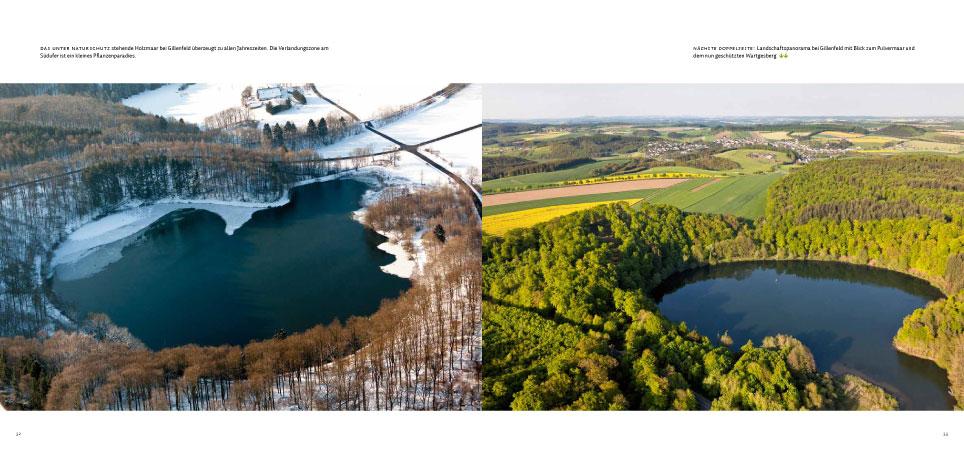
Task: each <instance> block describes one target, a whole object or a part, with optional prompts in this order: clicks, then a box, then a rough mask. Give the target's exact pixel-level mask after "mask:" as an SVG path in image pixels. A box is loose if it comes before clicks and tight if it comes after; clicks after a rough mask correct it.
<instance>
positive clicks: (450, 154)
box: [318, 84, 482, 184]
mask: <svg viewBox="0 0 964 450" xmlns="http://www.w3.org/2000/svg"><path fill="white" fill-rule="evenodd" d="M322 93H323V94H324V92H322ZM325 95H327V94H325ZM345 107H346V108H348V109H349V110H350V109H351V106H350V105H346V106H345ZM481 122H482V86H480V85H474V84H473V85H470V86H468V87H466V88H465V89H463V90H462V91H460V92H459V93H457V94H455V95H453V96H452V97H450V98H448V99H446V100H444V101H441V102H438V103H434V104H432V105H429V106H428V107H426V108H424V109H422V110H419V111H417V112H415V113H412V114H410V115H409V116H407V117H405V118H403V119H401V120H399V121H397V122H393V123H391V124H389V125H387V126H385V127H383V128H379V131H381V132H383V133H385V134H387V135H389V136H391V137H393V138H395V139H398V140H399V141H401V142H404V143H406V144H417V143H419V142H424V141H427V140H429V139H434V138H436V137H439V136H442V135H445V134H448V133H451V132H454V131H458V130H461V129H463V128H467V127H470V126H472V125H477V124H479V123H481ZM394 146H395V145H394V144H392V143H391V142H388V141H387V140H385V139H384V138H382V137H381V136H377V135H375V134H373V133H363V134H359V135H356V136H352V137H349V138H347V139H345V140H343V141H340V142H337V143H335V144H333V145H329V146H325V147H321V148H320V149H319V150H318V153H319V154H320V155H322V156H325V157H333V156H345V155H349V154H351V152H352V150H354V149H356V148H366V147H367V148H371V149H372V150H374V151H381V150H389V149H391V148H394ZM425 148H428V149H431V150H433V151H437V152H438V153H439V155H440V156H438V157H436V156H434V155H432V157H433V159H435V160H436V161H438V162H439V163H441V164H442V165H443V166H446V167H449V168H450V170H452V171H453V172H457V173H459V174H462V175H463V178H464V174H465V173H466V172H467V171H468V170H469V168H472V167H474V168H475V170H477V171H478V174H481V173H482V129H481V128H477V129H475V130H472V131H469V132H467V133H462V134H460V135H458V136H454V137H451V138H448V139H445V140H442V141H439V142H436V143H434V144H430V145H428V146H427V147H425ZM425 148H422V149H421V150H425ZM395 171H396V172H397V173H398V174H399V175H400V176H402V177H404V178H406V179H408V180H410V181H412V182H414V183H420V182H424V183H425V184H434V183H443V182H447V181H448V177H447V176H446V175H445V174H443V173H441V172H439V171H437V170H435V169H434V168H432V167H431V166H429V165H428V164H426V163H425V162H424V161H422V160H421V159H419V158H418V157H417V156H415V155H411V154H408V153H401V161H400V162H399V166H398V167H397V168H396V169H395Z"/></svg>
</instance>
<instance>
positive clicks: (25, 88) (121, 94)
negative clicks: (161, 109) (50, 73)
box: [0, 83, 163, 102]
mask: <svg viewBox="0 0 964 450" xmlns="http://www.w3.org/2000/svg"><path fill="white" fill-rule="evenodd" d="M161 86H163V84H162V83H59V84H53V83H52V84H36V83H18V84H3V85H0V98H10V97H29V96H33V95H85V96H89V97H93V98H98V99H101V100H106V101H111V102H116V101H120V100H121V99H124V98H127V97H130V96H132V95H135V94H139V93H141V92H144V91H149V90H151V89H157V88H159V87H161Z"/></svg>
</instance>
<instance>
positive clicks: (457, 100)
mask: <svg viewBox="0 0 964 450" xmlns="http://www.w3.org/2000/svg"><path fill="white" fill-rule="evenodd" d="M253 86H256V87H257V86H258V85H253ZM179 87H180V85H179V84H172V85H166V86H163V87H161V88H159V89H155V90H152V91H148V92H144V93H141V94H138V95H135V96H133V97H130V98H128V99H126V100H124V104H126V105H128V106H132V107H136V108H139V109H142V110H144V111H146V112H150V113H153V114H160V115H163V116H172V117H175V118H183V119H184V120H185V121H190V122H195V123H198V122H203V120H204V118H205V117H207V116H209V115H211V114H214V113H216V112H219V111H221V110H223V109H226V108H229V107H231V106H235V105H239V104H240V98H241V90H242V89H244V86H242V85H211V84H195V85H192V86H190V87H188V88H186V89H184V90H182V91H179V90H178V89H179ZM439 88H440V87H437V86H374V87H369V86H366V87H360V86H349V87H346V86H318V89H319V91H320V92H321V93H322V94H323V95H325V96H328V97H329V98H332V100H335V101H337V102H339V104H341V105H342V106H344V107H345V108H347V109H349V110H351V111H353V112H355V113H356V114H358V115H360V116H362V117H368V116H369V115H371V114H374V113H376V112H377V111H378V109H380V108H383V107H390V106H397V105H401V104H407V103H412V102H415V101H418V100H420V99H422V98H424V97H426V96H427V95H429V94H431V93H433V92H435V91H437V90H438V89H439ZM306 97H307V98H308V104H307V105H305V106H302V107H301V108H300V109H292V110H289V111H285V112H284V113H280V114H277V115H275V116H270V117H273V118H275V119H279V120H291V121H294V122H296V123H298V124H299V125H303V124H302V123H301V122H300V121H302V120H303V121H304V122H305V123H307V121H308V119H309V118H316V117H322V116H324V115H325V114H327V111H329V108H333V106H331V105H329V104H328V103H327V102H324V100H321V99H320V98H318V97H317V96H315V95H314V94H313V93H311V92H306ZM255 111H259V112H260V113H261V114H264V115H267V113H265V112H264V110H263V109H259V110H255ZM282 117H284V118H282ZM481 120H482V88H481V86H478V85H470V86H468V87H467V88H465V89H463V90H462V91H460V92H458V93H456V94H455V95H453V96H452V97H450V98H448V99H444V100H442V101H439V102H437V103H434V104H432V105H429V106H427V107H425V108H423V109H421V110H418V111H415V112H413V113H411V114H409V115H408V116H406V117H404V118H402V119H400V120H398V121H396V122H393V123H391V124H389V125H387V126H385V127H384V128H381V129H380V130H381V131H382V132H384V133H386V134H388V135H389V136H392V137H394V138H395V139H398V140H400V141H402V142H405V143H410V144H415V143H419V142H424V141H427V140H429V139H433V138H436V137H439V136H442V135H445V134H448V133H451V132H454V131H458V130H460V129H463V128H467V127H469V126H472V125H476V124H478V123H480V122H481ZM366 147H367V148H371V149H372V150H374V151H382V150H389V149H392V148H394V147H395V146H394V144H392V143H390V142H389V141H387V140H385V139H384V138H382V137H380V136H377V135H375V134H373V133H370V132H367V131H366V132H363V133H362V134H359V135H356V136H352V137H349V138H347V139H345V140H342V141H340V142H338V143H336V144H334V145H329V146H323V147H320V148H319V149H318V150H317V151H318V153H319V155H321V156H323V157H335V156H347V155H350V154H351V153H352V151H353V150H355V149H357V148H366ZM481 148H482V130H481V129H475V130H472V131H470V132H467V133H463V134H460V135H458V136H454V137H451V138H448V139H445V140H442V141H440V142H437V143H434V144H431V145H429V146H428V147H427V149H430V150H431V151H426V148H423V149H422V150H423V151H425V152H426V154H427V155H428V156H430V157H431V158H432V159H433V160H435V161H437V162H439V163H440V164H442V165H444V166H447V167H449V168H450V170H452V171H453V172H456V173H458V174H460V175H462V176H463V178H467V176H466V175H467V174H468V173H469V172H470V171H474V172H475V174H476V175H477V176H478V174H481V169H482V152H481ZM399 156H400V160H399V163H398V165H397V167H393V168H385V167H366V168H362V169H361V170H358V171H349V172H343V173H340V174H338V175H333V176H331V177H325V178H324V179H318V180H309V181H306V183H308V182H316V181H324V180H326V179H334V178H338V177H342V176H351V177H355V178H365V177H368V178H369V179H372V178H376V179H378V180H380V182H381V183H380V184H383V185H384V184H406V185H417V184H440V183H448V182H450V180H449V178H448V177H447V176H446V175H445V174H444V173H441V172H439V171H438V170H436V169H434V168H433V167H431V166H429V165H428V164H426V163H425V162H424V161H422V160H421V159H419V158H418V157H416V156H415V155H412V154H409V153H407V152H401V153H399ZM377 196H378V191H377V189H376V190H373V191H371V192H370V195H366V198H365V201H364V203H365V204H367V203H369V202H371V201H373V200H374V199H376V198H377ZM287 201H288V199H287V196H285V197H284V198H282V199H279V200H278V201H276V202H272V203H248V202H221V201H210V200H183V199H166V200H163V201H159V202H156V203H154V204H151V205H140V204H129V205H126V206H125V208H124V210H122V211H120V212H117V213H115V214H111V215H108V216H106V217H102V218H100V219H97V220H95V221H93V222H90V223H87V224H84V225H82V226H80V227H79V228H77V229H75V230H74V231H73V232H71V233H70V235H69V236H68V237H67V239H66V240H65V241H64V242H63V243H62V244H61V245H60V246H58V248H57V249H56V250H55V252H54V256H53V260H52V266H54V267H57V266H62V267H61V269H63V270H76V271H77V273H76V275H78V276H82V275H84V274H85V273H89V271H90V270H94V271H96V270H99V269H98V267H104V266H106V265H107V264H110V263H111V262H113V261H116V260H117V258H119V257H120V255H119V254H112V253H111V252H102V254H98V255H97V258H87V259H86V260H85V261H83V263H84V264H83V266H84V267H83V268H81V267H77V268H75V269H70V266H71V265H72V264H75V263H77V262H78V261H80V260H81V259H85V257H86V256H88V255H90V254H91V253H92V252H93V251H94V250H95V249H98V248H102V247H103V246H105V245H106V244H109V243H112V242H116V241H119V240H121V239H125V238H127V237H129V236H133V235H134V234H136V233H137V232H139V231H140V230H143V229H144V228H146V227H148V226H149V225H150V224H152V223H154V222H155V221H157V220H158V219H160V218H161V217H163V216H164V215H167V214H170V213H171V212H173V211H176V210H178V209H192V208H193V209H203V210H206V211H210V212H213V213H215V214H217V215H219V216H221V218H222V219H224V221H225V233H227V234H229V235H230V234H232V233H234V231H235V230H237V229H238V228H239V227H241V226H242V225H243V224H244V223H245V222H247V221H248V220H249V219H250V218H251V216H252V214H254V212H255V211H258V210H260V209H264V208H269V207H274V206H280V205H283V204H284V203H286V202H287ZM360 212H361V213H363V211H360ZM422 233H424V231H422V232H419V233H418V234H417V235H416V236H415V239H414V240H413V242H412V243H413V245H414V247H415V255H409V254H408V253H407V252H406V251H405V250H404V248H403V247H402V245H401V244H400V243H399V242H398V239H399V236H390V235H386V237H388V238H389V242H385V243H383V244H381V245H380V246H379V248H381V249H382V250H383V251H385V252H387V253H390V254H392V255H395V256H396V261H395V262H393V263H391V264H389V265H387V266H385V267H383V270H384V271H385V272H387V273H391V274H394V275H397V276H402V277H410V276H411V275H412V273H413V272H414V271H415V269H416V268H417V267H419V266H422V265H424V263H425V252H424V248H423V247H422V242H421V234H422ZM118 251H119V250H118ZM62 275H63V273H62Z"/></svg>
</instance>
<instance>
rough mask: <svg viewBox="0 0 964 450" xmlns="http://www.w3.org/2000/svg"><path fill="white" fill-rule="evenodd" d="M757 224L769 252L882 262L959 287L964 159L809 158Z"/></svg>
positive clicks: (772, 196)
mask: <svg viewBox="0 0 964 450" xmlns="http://www.w3.org/2000/svg"><path fill="white" fill-rule="evenodd" d="M758 228H759V233H758V236H759V238H760V240H761V242H762V244H763V245H764V247H765V248H766V250H767V253H768V254H773V255H775V256H776V257H778V258H783V257H790V258H803V257H807V258H829V259H842V260H845V261H850V262H855V263H858V264H871V265H875V266H882V267H886V268H890V269H894V270H898V271H902V272H910V273H911V274H915V275H918V276H922V277H924V278H927V279H928V280H930V281H932V282H935V283H936V284H938V285H940V286H941V287H943V288H944V291H945V292H949V293H954V292H957V291H958V290H960V289H961V288H964V270H961V269H960V268H961V267H962V259H964V255H962V253H964V159H960V158H946V157H937V156H916V157H914V156H905V157H890V158H848V159H838V160H831V161H821V162H815V163H812V164H809V165H807V166H806V167H805V168H803V169H801V170H798V171H796V172H795V173H794V174H793V175H792V176H789V177H786V178H784V179H782V180H780V181H779V182H777V183H776V184H774V185H773V186H772V187H771V188H770V192H769V196H768V199H767V208H766V216H765V217H764V219H763V220H762V223H761V224H760V226H759V227H758ZM949 268H950V269H953V270H948V269H949ZM955 268H956V269H955Z"/></svg>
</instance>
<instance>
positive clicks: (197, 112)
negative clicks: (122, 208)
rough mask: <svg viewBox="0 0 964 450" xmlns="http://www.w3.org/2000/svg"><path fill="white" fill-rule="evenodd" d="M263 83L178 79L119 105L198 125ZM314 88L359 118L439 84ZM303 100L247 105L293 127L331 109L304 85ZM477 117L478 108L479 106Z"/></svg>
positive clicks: (265, 119) (259, 115) (263, 118)
mask: <svg viewBox="0 0 964 450" xmlns="http://www.w3.org/2000/svg"><path fill="white" fill-rule="evenodd" d="M268 85H270V84H269V83H260V84H259V83H252V84H248V85H243V84H204V83H199V84H192V85H191V86H189V87H187V88H186V89H184V90H179V88H180V87H181V84H168V85H164V86H162V87H160V88H158V89H154V90H151V91H147V92H142V93H140V94H137V95H135V96H133V97H130V98H127V99H124V100H123V102H122V103H123V104H125V105H127V106H130V107H132V108H137V109H139V110H141V111H144V112H146V113H150V114H157V115H159V116H163V117H173V118H175V119H184V121H185V122H190V123H195V124H198V125H202V126H203V125H204V118H205V117H208V116H211V115H214V114H215V113H218V112H220V111H224V110H225V109H228V108H233V107H236V106H241V91H243V90H244V88H245V86H252V87H253V88H255V89H257V88H258V87H260V86H268ZM315 87H316V88H317V89H318V91H319V92H321V94H322V95H324V96H326V97H328V98H330V99H332V100H334V101H335V102H338V104H340V105H342V106H344V107H345V108H347V109H348V110H349V111H351V112H353V113H355V114H356V115H358V117H360V118H361V119H362V120H367V119H369V118H371V117H373V116H374V115H375V114H376V113H378V112H379V111H381V110H384V109H386V108H394V107H399V106H403V105H408V104H411V103H415V102H417V101H419V100H421V99H423V98H425V97H428V96H429V95H431V94H432V93H434V92H436V91H438V90H439V89H442V88H444V87H445V86H444V85H442V86H439V85H437V84H424V85H379V86H358V85H324V84H316V85H315ZM304 94H305V99H306V100H307V101H308V103H307V104H305V105H299V104H297V103H293V104H292V107H291V109H289V110H286V111H282V112H279V113H277V114H274V115H271V114H268V113H267V111H265V109H264V107H261V108H255V109H252V110H251V115H252V117H253V118H254V119H255V120H257V121H258V122H260V123H261V124H264V123H269V124H272V125H273V124H275V123H280V124H284V123H285V122H288V121H291V122H292V123H294V124H295V125H297V126H299V127H304V126H305V125H307V124H308V119H314V120H315V122H317V121H318V119H320V118H322V117H325V116H326V115H328V113H330V112H333V111H337V108H335V107H334V106H332V105H331V104H329V103H328V102H326V101H324V100H322V99H321V98H319V97H317V96H315V94H314V93H313V92H311V91H310V90H305V91H304ZM480 116H481V109H480Z"/></svg>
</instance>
